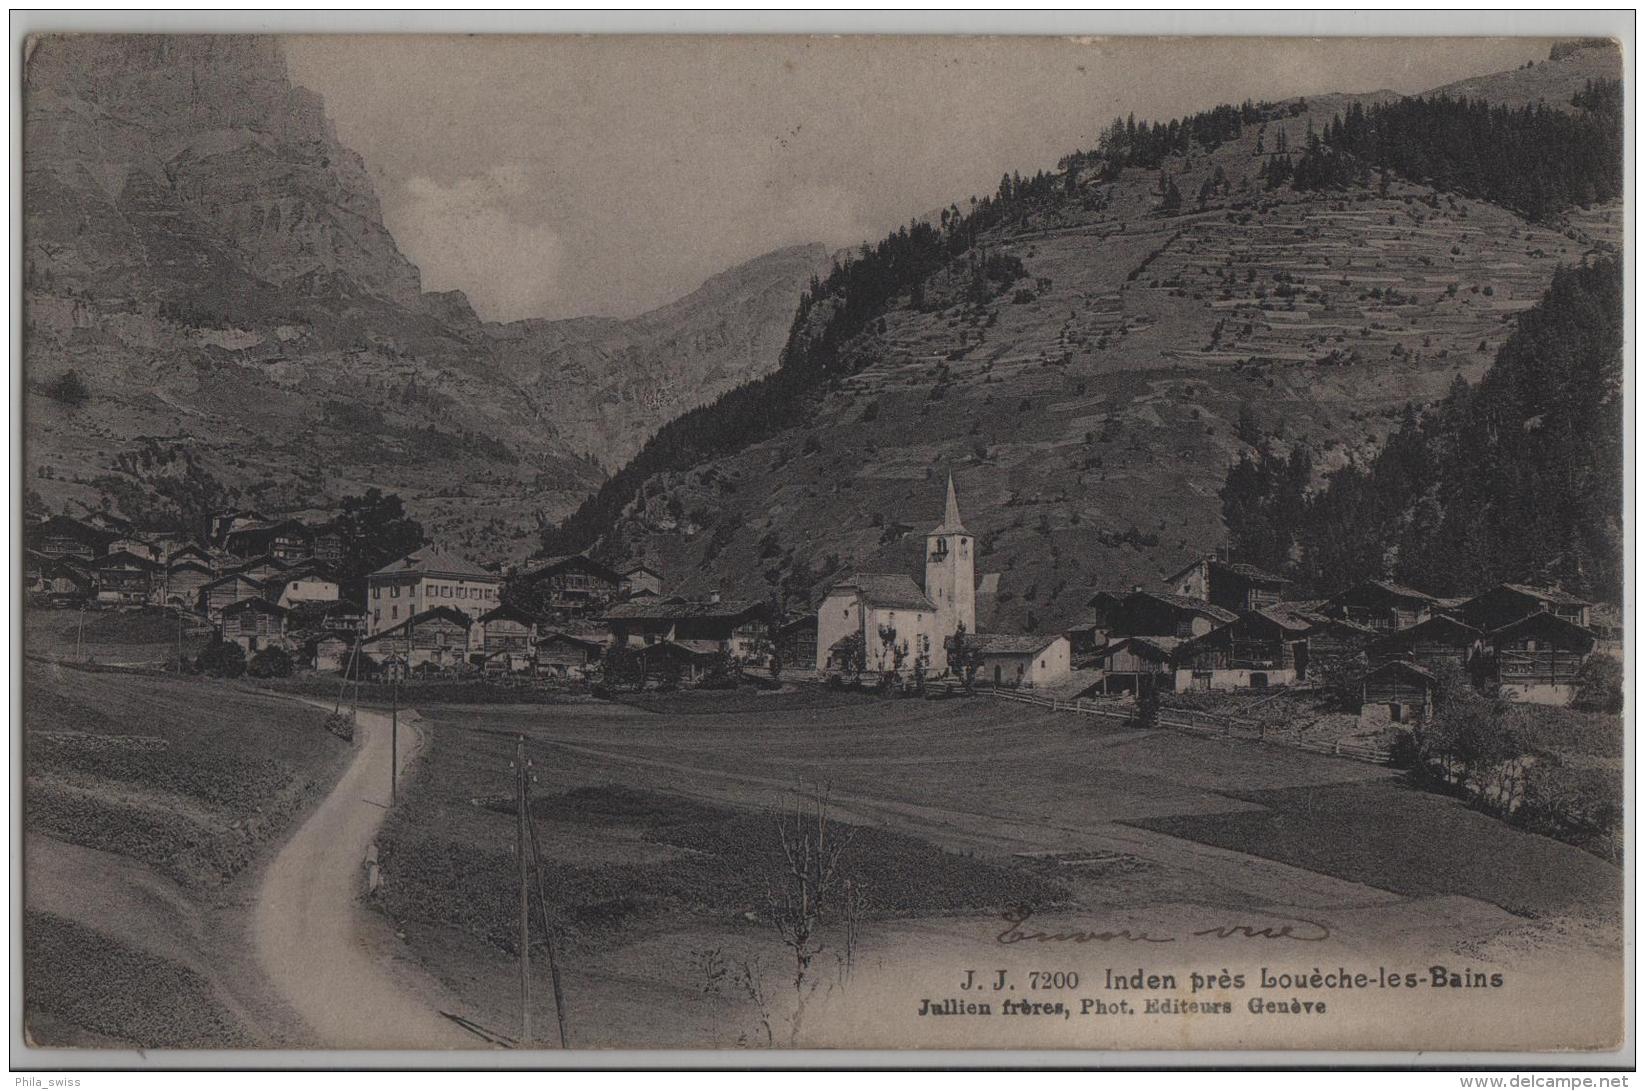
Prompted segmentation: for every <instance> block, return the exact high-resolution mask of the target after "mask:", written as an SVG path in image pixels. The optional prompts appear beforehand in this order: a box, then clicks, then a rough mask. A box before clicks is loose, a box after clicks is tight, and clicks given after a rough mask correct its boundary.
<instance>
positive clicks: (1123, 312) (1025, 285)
mask: <svg viewBox="0 0 1645 1091" xmlns="http://www.w3.org/2000/svg"><path fill="white" fill-rule="evenodd" d="M1619 75H1620V60H1619V55H1618V54H1617V52H1616V51H1615V50H1614V48H1610V47H1599V48H1581V49H1576V50H1572V51H1569V52H1567V53H1565V54H1563V55H1562V56H1560V57H1559V58H1558V59H1550V60H1549V61H1546V62H1541V63H1538V64H1537V65H1535V66H1534V67H1533V68H1530V69H1523V70H1520V72H1519V73H1504V74H1502V75H1501V76H1498V77H1493V78H1492V79H1490V80H1488V81H1484V82H1483V83H1482V84H1481V86H1483V87H1485V88H1487V89H1488V91H1489V93H1490V95H1492V96H1500V104H1502V105H1507V104H1509V103H1510V102H1511V101H1514V100H1513V99H1512V98H1511V97H1510V96H1516V95H1517V96H1521V97H1523V96H1524V95H1526V94H1528V93H1529V92H1528V90H1527V88H1530V87H1533V86H1534V89H1535V90H1536V94H1537V97H1539V98H1542V99H1544V100H1545V101H1546V102H1547V104H1548V105H1550V106H1553V107H1555V108H1556V110H1558V111H1564V112H1567V113H1569V112H1571V111H1574V110H1575V107H1574V106H1573V105H1572V103H1571V100H1572V98H1573V97H1574V96H1576V95H1577V94H1578V93H1579V92H1582V91H1583V89H1584V87H1585V86H1586V84H1587V83H1588V81H1591V80H1594V79H1598V78H1605V79H1615V78H1617V77H1618V76H1619ZM1397 98H1398V96H1396V95H1391V94H1388V93H1381V94H1376V95H1365V96H1348V95H1332V96H1325V97H1321V98H1317V99H1309V100H1306V101H1304V100H1300V99H1299V100H1295V101H1292V102H1286V103H1275V104H1261V105H1258V104H1245V105H1244V106H1243V107H1223V108H1219V109H1218V110H1214V111H1207V112H1206V113H1204V114H1202V115H1197V116H1196V117H1194V118H1189V119H1184V120H1183V121H1182V122H1180V123H1179V122H1172V123H1171V124H1170V126H1166V125H1163V124H1160V125H1158V126H1157V127H1156V128H1153V129H1151V130H1150V129H1149V128H1148V127H1146V126H1144V127H1141V129H1140V130H1139V128H1138V127H1137V126H1136V124H1135V123H1134V122H1132V123H1130V124H1127V123H1124V122H1120V123H1117V132H1118V134H1119V135H1118V137H1117V142H1116V143H1114V144H1111V145H1109V147H1110V151H1108V152H1098V153H1085V154H1076V155H1071V156H1069V157H1068V158H1067V159H1066V160H1065V161H1064V163H1063V164H1061V165H1059V167H1058V169H1057V170H1056V171H1054V172H1051V173H1041V174H1040V175H1038V176H1036V177H1034V178H1031V179H1024V178H1016V177H1009V176H1008V177H1006V178H1004V179H1002V181H1001V186H1000V190H999V192H998V193H997V194H994V195H991V196H990V197H989V198H987V199H985V200H983V201H980V202H977V201H972V202H967V203H966V204H964V205H963V206H962V205H961V204H959V203H956V204H954V205H952V206H950V209H949V210H948V214H947V215H946V216H942V215H940V214H939V220H938V224H934V225H923V224H922V225H916V226H915V227H914V228H911V229H905V230H903V231H899V232H898V233H897V234H896V235H893V236H891V237H888V238H887V239H886V240H884V241H883V242H882V243H880V244H879V246H877V247H873V248H869V249H867V250H865V251H864V252H863V254H862V255H861V256H860V257H859V258H858V259H857V260H855V261H853V262H851V263H848V264H844V265H842V266H840V267H838V268H837V269H836V270H835V271H834V272H833V273H831V274H830V276H829V277H828V278H827V279H826V280H825V281H824V283H823V284H822V286H821V287H820V290H819V291H817V292H815V293H808V296H807V298H806V301H805V302H804V303H803V304H802V308H801V310H800V312H799V314H798V315H797V317H796V322H795V327H794V336H793V337H792V338H791V340H790V342H789V344H788V346H787V348H786V349H785V354H784V358H783V366H782V368H781V370H779V372H777V373H776V374H774V375H772V376H770V377H768V378H766V379H764V380H760V381H759V382H757V383H755V384H751V385H750V386H747V387H744V388H740V389H738V390H736V391H733V392H730V393H729V394H727V395H726V396H724V397H722V398H721V399H720V400H719V401H718V402H717V403H716V404H715V405H713V406H711V407H708V408H705V409H701V410H697V411H695V412H692V413H688V414H686V415H685V416H683V417H681V418H680V419H679V420H677V421H675V422H672V423H671V424H669V425H667V426H666V427H664V428H663V429H662V430H661V431H660V432H659V433H658V436H657V437H656V439H654V440H653V441H652V442H651V443H650V444H648V445H647V446H646V447H645V448H644V449H642V451H641V453H640V454H639V455H638V456H637V457H636V459H635V460H634V461H633V462H631V463H630V464H629V466H628V467H625V468H624V469H623V470H622V471H620V472H619V473H617V474H616V475H614V476H613V477H612V478H611V479H610V480H609V481H608V482H607V483H606V485H605V486H602V489H601V491H600V492H599V493H598V494H597V495H596V496H595V497H594V498H593V499H592V500H590V501H589V502H588V503H586V504H585V505H583V507H582V508H581V509H579V512H578V513H577V514H576V515H575V516H574V517H573V518H572V519H570V520H568V521H567V522H566V523H565V524H564V525H562V526H561V527H560V528H557V529H556V531H554V532H553V533H551V534H550V535H548V536H547V539H546V541H545V548H548V549H550V550H551V551H559V550H565V549H570V548H579V547H582V546H587V545H590V544H593V545H595V547H596V548H597V549H599V550H601V551H603V552H604V553H605V554H606V555H607V556H609V557H611V558H613V559H616V558H624V557H643V558H644V559H646V560H648V561H649V562H651V563H652V564H653V566H654V567H658V568H660V569H661V570H662V571H663V572H664V574H665V576H666V577H667V578H668V580H669V582H670V584H671V586H672V587H673V588H675V589H678V590H681V591H684V592H687V593H689V592H692V591H700V590H706V589H708V588H710V587H721V588H724V589H725V590H726V591H727V593H733V591H734V592H735V593H737V594H741V595H745V596H746V595H748V594H756V595H763V594H765V593H766V592H767V591H768V590H769V591H772V592H779V593H782V594H784V595H785V596H786V597H787V598H788V600H789V601H790V603H791V604H797V605H803V604H804V603H806V602H809V601H813V600H814V597H815V595H816V593H817V592H818V591H819V590H820V589H821V588H822V587H823V586H825V585H826V584H827V583H828V582H829V580H830V579H831V578H832V577H833V576H834V574H835V573H837V572H839V571H841V570H844V569H848V568H853V567H856V568H862V569H866V570H872V571H908V572H910V573H913V574H916V578H917V574H918V573H919V572H920V571H921V568H922V565H921V554H922V550H923V535H924V532H925V531H926V530H928V529H929V527H930V526H932V525H935V523H936V522H937V521H938V519H939V517H940V515H941V511H940V508H941V504H942V495H943V489H942V483H943V481H944V479H945V477H946V476H947V475H948V474H950V473H952V474H953V475H954V477H955V480H956V482H957V484H958V489H959V496H960V503H961V507H962V510H963V513H964V517H965V521H966V525H967V527H969V528H970V529H971V530H972V531H973V532H974V533H975V534H976V536H977V540H978V571H979V573H988V574H991V575H993V576H997V580H995V579H989V580H988V581H987V582H986V583H985V585H984V591H985V597H984V598H983V599H981V600H979V610H980V618H979V621H980V623H981V624H983V625H985V626H987V627H990V628H994V629H997V630H1010V629H1021V628H1027V629H1044V628H1048V627H1050V626H1053V625H1058V624H1062V623H1065V622H1067V621H1069V620H1071V619H1073V618H1076V617H1079V616H1082V615H1083V613H1084V602H1085V599H1086V598H1087V597H1088V596H1089V595H1090V594H1091V592H1092V591H1093V590H1095V589H1098V588H1115V587H1129V586H1131V585H1132V584H1138V583H1153V582H1154V581H1156V580H1158V579H1159V578H1160V577H1161V576H1163V575H1164V574H1166V573H1169V572H1170V571H1172V570H1173V569H1175V568H1177V567H1179V566H1180V565H1182V564H1183V563H1185V562H1187V561H1188V560H1189V559H1191V558H1193V557H1194V556H1196V555H1200V554H1203V553H1204V552H1206V551H1208V550H1210V549H1212V548H1214V547H1215V546H1217V545H1219V544H1221V543H1222V542H1223V541H1224V537H1225V532H1224V527H1223V524H1222V513H1221V509H1220V502H1219V498H1218V492H1219V490H1220V488H1221V486H1222V484H1223V479H1224V476H1225V474H1226V472H1227V469H1228V467H1229V466H1230V465H1232V464H1233V463H1234V462H1235V461H1237V460H1238V458H1239V457H1240V455H1241V454H1242V453H1245V452H1249V451H1251V450H1252V449H1253V447H1254V445H1256V444H1260V443H1263V442H1266V441H1269V440H1276V441H1277V442H1279V443H1280V444H1281V445H1282V446H1286V447H1288V446H1290V445H1292V444H1301V445H1303V446H1304V447H1305V448H1306V449H1307V450H1308V452H1309V454H1310V457H1311V462H1312V465H1313V468H1314V471H1315V473H1316V475H1323V474H1324V473H1325V472H1327V471H1329V470H1332V469H1335V468H1338V467H1341V466H1344V465H1347V464H1349V463H1350V462H1351V461H1360V460H1364V459H1366V458H1369V457H1370V456H1372V455H1374V454H1375V452H1376V451H1377V450H1378V449H1379V448H1380V446H1381V443H1382V441H1383V440H1384V438H1385V437H1386V436H1387V435H1388V434H1389V433H1390V432H1391V431H1392V430H1393V429H1395V428H1397V427H1398V426H1399V425H1400V423H1401V421H1402V420H1403V419H1404V412H1405V407H1406V406H1407V404H1409V403H1415V404H1418V405H1421V404H1425V403H1428V402H1432V401H1435V400H1437V399H1439V398H1441V397H1442V396H1444V394H1445V393H1446V391H1447V390H1448V389H1449V388H1450V387H1451V386H1452V384H1453V383H1454V382H1455V380H1456V379H1457V378H1458V377H1459V376H1460V377H1462V378H1463V379H1465V380H1468V381H1473V380H1477V379H1478V378H1479V377H1480V376H1481V374H1482V373H1483V372H1484V370H1485V369H1486V367H1487V366H1488V365H1489V363H1490V362H1491V360H1492V359H1493V357H1494V355H1495V354H1496V352H1497V350H1498V349H1499V347H1500V346H1501V345H1502V344H1503V342H1504V341H1505V339H1506V338H1507V337H1508V335H1509V334H1510V332H1511V331H1512V330H1513V328H1514V316H1515V314H1517V313H1518V312H1519V311H1522V310H1524V309H1525V308H1527V307H1529V306H1531V305H1532V304H1534V303H1535V302H1536V301H1537V300H1538V299H1539V298H1540V297H1541V296H1542V294H1543V292H1544V290H1545V289H1546V288H1547V286H1548V284H1549V283H1550V280H1551V279H1552V277H1553V275H1554V271H1555V269H1556V268H1558V267H1560V266H1563V265H1572V264H1576V263H1579V262H1580V261H1582V260H1583V259H1584V257H1585V256H1587V255H1590V254H1594V253H1607V252H1611V251H1613V250H1615V249H1617V248H1618V247H1619V246H1620V240H1621V219H1620V212H1621V210H1620V205H1619V204H1618V203H1616V202H1612V203H1610V204H1607V205H1604V206H1595V207H1592V208H1588V209H1582V208H1571V209H1566V210H1564V211H1563V212H1561V213H1560V214H1558V215H1557V216H1552V217H1548V218H1546V219H1545V221H1544V222H1537V223H1533V222H1531V221H1529V220H1527V219H1525V218H1523V217H1522V216H1520V215H1517V214H1515V213H1514V212H1511V211H1509V210H1507V209H1505V208H1503V207H1501V206H1499V205H1496V204H1493V203H1491V202H1490V201H1488V200H1484V199H1481V198H1480V197H1477V196H1466V195H1463V194H1461V193H1458V192H1441V191H1440V190H1438V189H1436V188H1434V187H1432V186H1430V185H1426V184H1424V183H1423V182H1422V181H1420V180H1413V179H1410V178H1401V177H1397V176H1395V177H1388V178H1386V179H1374V180H1373V181H1372V184H1370V185H1358V184H1355V185H1348V186H1341V187H1332V188H1327V189H1320V190H1306V189H1305V190H1297V189H1294V188H1292V187H1291V186H1290V185H1288V184H1285V183H1284V182H1279V183H1276V184H1274V185H1272V186H1270V185H1269V183H1268V180H1267V179H1268V177H1269V176H1270V175H1271V174H1272V168H1271V166H1270V164H1272V163H1273V162H1275V161H1276V160H1277V159H1279V158H1284V157H1286V153H1287V150H1288V151H1289V154H1290V155H1296V154H1300V153H1302V152H1303V151H1304V150H1305V149H1307V148H1309V147H1310V146H1311V144H1312V143H1313V141H1311V140H1310V134H1324V133H1326V132H1327V131H1328V130H1329V127H1330V126H1331V123H1332V122H1333V120H1334V119H1336V118H1338V117H1340V116H1341V115H1342V114H1343V113H1344V112H1346V111H1348V110H1349V108H1350V107H1352V106H1354V105H1355V104H1358V105H1359V106H1360V107H1361V108H1368V107H1370V106H1373V105H1375V104H1377V103H1388V102H1391V101H1393V100H1395V99H1397ZM1487 101H1488V102H1492V104H1496V103H1495V101H1494V100H1491V99H1488V100H1487ZM1572 116H1573V118H1574V116H1575V115H1574V114H1573V115H1572ZM1539 123H1540V122H1539ZM1110 131H1111V132H1113V131H1114V130H1110ZM1139 133H1140V135H1139ZM1150 134H1151V135H1150ZM1122 146H1124V147H1129V148H1131V149H1133V152H1134V154H1127V155H1119V154H1115V153H1114V152H1113V149H1114V148H1118V147H1122ZM1150 149H1151V150H1150ZM1154 153H1157V155H1156V154H1154ZM1527 155H1528V156H1531V155H1534V151H1532V150H1528V151H1527ZM1543 166H1545V165H1543ZM1319 479H1320V478H1316V480H1319Z"/></svg>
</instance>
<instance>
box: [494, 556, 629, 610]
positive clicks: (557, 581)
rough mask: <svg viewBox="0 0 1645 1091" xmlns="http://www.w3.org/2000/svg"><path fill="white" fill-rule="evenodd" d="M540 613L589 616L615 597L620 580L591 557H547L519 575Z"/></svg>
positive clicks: (620, 583) (620, 578) (519, 579)
mask: <svg viewBox="0 0 1645 1091" xmlns="http://www.w3.org/2000/svg"><path fill="white" fill-rule="evenodd" d="M516 579H517V580H518V581H519V582H520V583H522V584H524V585H525V586H527V587H529V588H530V589H531V590H532V592H533V593H534V594H535V596H536V599H537V602H538V604H539V605H540V606H541V608H542V609H543V610H546V611H550V612H552V613H553V614H555V615H557V616H559V617H590V616H593V615H595V614H597V613H599V611H601V610H603V609H604V608H605V607H606V606H607V605H608V604H609V603H610V602H612V601H613V600H614V599H615V598H616V597H617V593H618V590H619V588H620V587H621V585H622V577H620V576H619V575H618V574H617V573H616V572H614V571H612V570H611V569H610V568H608V567H607V566H605V565H603V564H601V563H600V562H599V561H596V560H595V559H594V558H592V557H588V556H585V555H583V554H581V553H573V554H570V555H569V556H564V557H549V558H548V559H546V560H544V561H541V562H539V563H538V564H536V565H534V566H533V567H531V568H529V569H527V570H526V571H524V572H522V573H520V574H519V575H518V576H517V577H516Z"/></svg>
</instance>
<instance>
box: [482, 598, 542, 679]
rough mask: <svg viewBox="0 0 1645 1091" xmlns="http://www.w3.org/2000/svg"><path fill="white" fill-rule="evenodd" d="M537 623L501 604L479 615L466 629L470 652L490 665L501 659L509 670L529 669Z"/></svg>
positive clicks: (519, 611) (529, 616) (524, 613)
mask: <svg viewBox="0 0 1645 1091" xmlns="http://www.w3.org/2000/svg"><path fill="white" fill-rule="evenodd" d="M536 638H537V620H536V619H535V618H533V617H532V616H531V615H530V614H528V613H526V612H525V611H524V610H520V609H518V608H516V607H513V606H509V605H507V604H504V605H502V606H498V607H496V608H495V609H492V610H488V611H487V612H486V613H483V614H481V615H480V617H479V619H478V620H476V621H475V622H474V625H473V627H472V628H471V629H470V630H469V653H470V654H471V655H472V654H474V653H479V654H480V655H483V656H485V658H486V661H487V662H490V661H491V659H492V658H494V657H496V656H503V657H504V662H505V663H506V664H507V666H508V669H509V670H514V671H525V670H530V669H531V665H532V651H533V642H534V641H535V640H536Z"/></svg>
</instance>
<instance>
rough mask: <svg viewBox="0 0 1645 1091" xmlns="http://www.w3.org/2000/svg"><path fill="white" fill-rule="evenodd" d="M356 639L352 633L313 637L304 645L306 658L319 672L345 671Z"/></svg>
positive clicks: (335, 633)
mask: <svg viewBox="0 0 1645 1091" xmlns="http://www.w3.org/2000/svg"><path fill="white" fill-rule="evenodd" d="M355 639H356V638H355V636H354V634H352V633H337V632H331V633H323V634H321V635H320V636H317V637H311V638H310V639H309V640H308V641H306V642H305V643H304V644H303V653H304V657H305V658H306V659H307V660H308V662H309V663H310V664H311V665H312V666H313V667H314V669H315V670H317V671H333V672H335V671H341V670H344V669H346V668H347V667H348V661H349V656H350V655H352V654H353V652H354V644H355Z"/></svg>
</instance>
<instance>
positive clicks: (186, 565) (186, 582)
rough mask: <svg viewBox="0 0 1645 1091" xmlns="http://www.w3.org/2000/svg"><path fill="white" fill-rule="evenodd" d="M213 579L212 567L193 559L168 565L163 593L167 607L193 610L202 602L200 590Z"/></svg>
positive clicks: (185, 559) (186, 558)
mask: <svg viewBox="0 0 1645 1091" xmlns="http://www.w3.org/2000/svg"><path fill="white" fill-rule="evenodd" d="M213 578H214V576H213V574H212V571H211V568H210V566H208V565H204V564H201V563H200V562H199V561H196V560H194V559H193V558H192V557H185V558H184V559H183V560H181V561H173V562H171V563H170V564H168V565H166V575H165V584H164V588H163V591H162V595H163V601H164V603H165V605H167V606H181V607H184V608H185V609H193V608H194V605H195V604H196V603H198V602H199V601H200V588H202V587H204V586H205V585H206V584H208V583H210V582H211V581H212V579H213Z"/></svg>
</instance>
